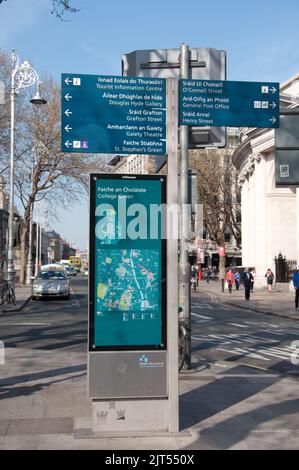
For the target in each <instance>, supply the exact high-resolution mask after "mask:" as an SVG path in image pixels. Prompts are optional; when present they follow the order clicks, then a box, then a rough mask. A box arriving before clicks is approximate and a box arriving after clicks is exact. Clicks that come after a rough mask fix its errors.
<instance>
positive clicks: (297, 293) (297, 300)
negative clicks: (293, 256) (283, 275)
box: [293, 266, 299, 308]
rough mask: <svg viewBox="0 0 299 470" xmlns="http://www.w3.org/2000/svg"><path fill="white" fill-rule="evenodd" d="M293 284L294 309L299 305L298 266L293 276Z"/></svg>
mask: <svg viewBox="0 0 299 470" xmlns="http://www.w3.org/2000/svg"><path fill="white" fill-rule="evenodd" d="M293 284H294V288H295V308H298V304H299V266H298V267H297V271H295V272H294V274H293Z"/></svg>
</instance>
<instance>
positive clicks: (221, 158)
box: [190, 149, 241, 276]
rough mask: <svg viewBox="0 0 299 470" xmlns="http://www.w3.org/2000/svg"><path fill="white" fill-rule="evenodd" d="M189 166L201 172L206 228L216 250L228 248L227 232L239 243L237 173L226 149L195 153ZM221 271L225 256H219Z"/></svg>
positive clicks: (201, 195) (199, 188)
mask: <svg viewBox="0 0 299 470" xmlns="http://www.w3.org/2000/svg"><path fill="white" fill-rule="evenodd" d="M190 167H191V168H192V169H194V170H196V171H197V173H198V194H199V202H200V203H201V204H203V215H204V225H205V227H206V228H207V231H208V234H209V238H210V239H211V241H213V242H214V243H215V244H216V245H217V247H222V246H223V247H224V246H225V233H226V232H227V231H228V230H229V232H230V233H231V234H232V235H233V237H234V238H235V240H236V242H237V243H239V241H240V236H241V234H240V227H239V224H238V222H237V220H238V206H237V205H236V200H235V191H236V188H237V185H236V183H237V174H236V170H235V168H234V167H233V165H232V163H231V159H230V155H229V153H228V152H227V150H225V149H224V150H219V149H217V150H214V149H211V150H193V151H191V152H190ZM219 271H220V273H221V276H224V272H225V257H223V256H221V257H220V262H219Z"/></svg>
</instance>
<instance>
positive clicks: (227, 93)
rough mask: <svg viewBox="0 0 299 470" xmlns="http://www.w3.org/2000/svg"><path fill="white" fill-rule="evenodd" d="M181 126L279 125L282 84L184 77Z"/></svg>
mask: <svg viewBox="0 0 299 470" xmlns="http://www.w3.org/2000/svg"><path fill="white" fill-rule="evenodd" d="M179 90H180V110H179V119H180V124H181V125H190V126H229V127H262V128H267V127H279V83H272V82H271V83H269V82H237V81H223V80H183V79H182V80H180V88H179Z"/></svg>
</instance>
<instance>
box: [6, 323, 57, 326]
mask: <svg viewBox="0 0 299 470" xmlns="http://www.w3.org/2000/svg"><path fill="white" fill-rule="evenodd" d="M51 324H52V323H38V322H35V323H0V326H34V325H51Z"/></svg>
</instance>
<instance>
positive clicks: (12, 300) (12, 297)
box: [0, 281, 16, 305]
mask: <svg viewBox="0 0 299 470" xmlns="http://www.w3.org/2000/svg"><path fill="white" fill-rule="evenodd" d="M5 302H7V303H8V304H14V305H16V294H15V289H14V286H13V282H12V281H3V282H2V286H1V294H0V303H1V305H3V304H4V303H5Z"/></svg>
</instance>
